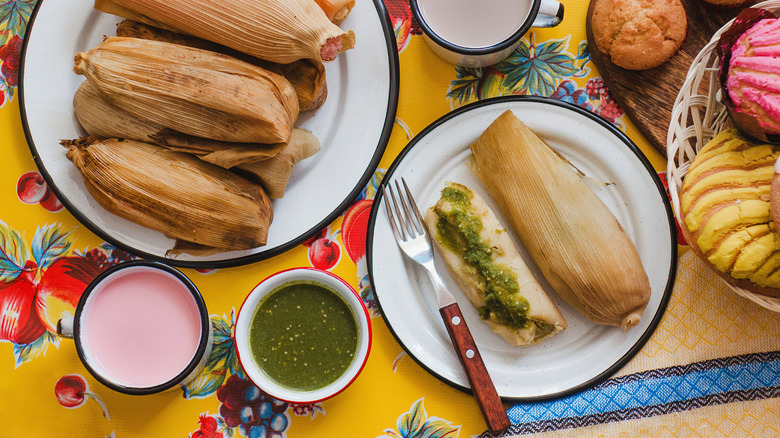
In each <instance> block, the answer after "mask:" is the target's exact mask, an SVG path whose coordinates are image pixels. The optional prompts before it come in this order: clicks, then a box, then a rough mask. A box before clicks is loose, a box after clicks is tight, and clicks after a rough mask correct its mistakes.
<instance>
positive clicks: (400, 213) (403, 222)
mask: <svg viewBox="0 0 780 438" xmlns="http://www.w3.org/2000/svg"><path fill="white" fill-rule="evenodd" d="M388 186H390V195H391V196H392V197H393V207H395V214H396V217H397V218H398V227H399V228H400V229H401V235H402V236H403V240H404V241H405V240H406V238H407V237H408V238H409V239H412V238H414V229H413V228H411V227H410V226H409V220H408V219H407V217H406V214H405V213H406V206H405V205H404V203H403V200H404V199H403V196H402V195H403V193H401V190H400V189H399V187H398V181H397V180H396V181H395V188H396V189H395V190H393V186H392V185H390V184H389V183H388ZM402 208H403V209H402Z"/></svg>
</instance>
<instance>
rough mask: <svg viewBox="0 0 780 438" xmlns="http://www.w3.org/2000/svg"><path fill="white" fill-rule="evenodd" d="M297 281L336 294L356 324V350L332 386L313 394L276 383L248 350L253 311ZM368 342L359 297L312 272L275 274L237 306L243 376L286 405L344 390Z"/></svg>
mask: <svg viewBox="0 0 780 438" xmlns="http://www.w3.org/2000/svg"><path fill="white" fill-rule="evenodd" d="M297 281H309V282H315V283H319V284H321V285H323V286H325V287H326V288H327V289H329V290H331V291H333V292H335V293H337V294H338V295H339V296H340V297H341V298H342V299H343V300H344V301H345V302H346V303H347V305H348V306H349V308H350V309H351V310H352V314H353V315H354V317H355V322H356V323H357V330H358V346H357V349H356V351H355V357H354V358H353V359H352V363H351V364H350V365H349V367H347V369H346V371H345V372H344V373H343V374H342V375H341V376H340V377H339V378H338V379H336V380H335V381H334V382H332V383H330V384H328V385H327V386H324V387H322V388H319V389H314V390H299V389H292V388H289V387H286V386H283V385H281V384H279V383H277V382H276V381H275V380H273V379H272V378H270V377H269V376H268V375H267V374H266V373H265V372H264V371H263V370H262V368H261V367H260V366H259V365H258V364H257V362H256V361H255V360H254V357H253V354H252V352H251V350H250V346H249V329H250V327H251V323H252V318H253V316H254V315H255V312H256V311H257V308H258V307H259V306H260V305H261V304H262V303H263V301H264V300H265V298H266V297H268V296H269V293H270V292H273V291H275V290H277V289H279V287H281V286H283V285H285V284H288V283H291V282H297ZM371 340H372V333H371V317H370V315H369V313H368V309H366V306H365V304H363V300H362V299H361V298H360V295H358V293H357V292H355V290H354V289H353V288H352V286H350V285H349V284H348V283H347V282H345V281H344V280H342V279H341V278H339V277H337V276H336V275H334V274H331V273H330V272H328V271H323V270H320V269H316V268H293V269H289V270H285V271H281V272H278V273H276V274H273V275H271V276H270V277H268V278H266V279H265V280H263V281H262V282H261V283H260V284H258V285H257V286H255V288H254V289H252V291H251V292H250V293H249V295H248V296H247V297H246V299H245V300H244V303H243V304H242V305H241V309H240V310H239V312H238V319H237V321H236V328H235V344H236V352H237V353H238V360H239V362H240V363H241V367H242V368H243V370H244V372H245V373H246V375H247V376H248V377H249V378H250V379H251V380H252V381H253V382H254V383H255V385H257V386H258V387H259V388H260V389H262V390H263V391H264V392H266V393H267V394H269V395H271V396H273V397H275V398H277V399H279V400H282V401H286V402H290V403H315V402H318V401H322V400H325V399H328V398H331V397H333V396H335V395H336V394H338V393H340V392H341V391H343V390H345V389H346V388H347V387H348V386H349V385H350V384H352V382H353V381H354V380H355V379H356V378H357V376H358V375H359V374H360V372H361V371H362V370H363V367H364V366H365V364H366V361H367V360H368V354H369V352H370V350H371Z"/></svg>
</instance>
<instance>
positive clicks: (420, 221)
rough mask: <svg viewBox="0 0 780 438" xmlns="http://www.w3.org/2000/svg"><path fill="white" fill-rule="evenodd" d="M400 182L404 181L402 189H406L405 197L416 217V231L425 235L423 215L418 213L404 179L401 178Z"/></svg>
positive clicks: (415, 203) (418, 210)
mask: <svg viewBox="0 0 780 438" xmlns="http://www.w3.org/2000/svg"><path fill="white" fill-rule="evenodd" d="M401 182H402V183H404V189H405V190H406V198H407V199H408V200H409V204H410V205H411V206H412V211H413V212H414V215H415V217H416V218H417V221H416V225H417V231H418V232H419V233H420V234H421V235H425V233H426V229H425V220H423V217H422V215H421V214H420V209H419V208H417V202H415V200H414V197H413V196H412V191H411V190H409V186H408V185H406V180H405V179H403V178H401Z"/></svg>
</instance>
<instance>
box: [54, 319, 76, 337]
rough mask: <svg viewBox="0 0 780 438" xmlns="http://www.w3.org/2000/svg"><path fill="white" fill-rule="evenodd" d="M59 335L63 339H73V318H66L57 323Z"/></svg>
mask: <svg viewBox="0 0 780 438" xmlns="http://www.w3.org/2000/svg"><path fill="white" fill-rule="evenodd" d="M57 334H58V335H60V336H62V337H63V338H68V339H73V317H65V318H61V319H60V320H59V321H57Z"/></svg>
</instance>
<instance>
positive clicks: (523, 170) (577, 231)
mask: <svg viewBox="0 0 780 438" xmlns="http://www.w3.org/2000/svg"><path fill="white" fill-rule="evenodd" d="M470 149H471V152H472V158H471V166H472V169H473V170H474V171H475V173H476V174H477V176H478V177H479V179H480V180H481V181H482V182H483V183H484V185H485V187H486V188H487V190H488V192H489V193H490V194H491V196H492V197H493V198H494V199H495V200H496V201H497V203H498V205H499V207H500V208H501V210H502V211H503V212H504V214H505V215H506V217H507V218H508V220H509V221H510V225H511V227H512V228H513V229H514V231H515V232H516V233H517V235H518V236H519V237H520V240H521V241H522V243H523V245H524V246H525V247H526V249H527V250H528V252H529V254H530V255H531V257H532V258H533V259H534V262H536V265H537V266H538V267H539V269H540V270H541V272H542V273H543V274H544V277H545V278H546V279H547V281H548V282H549V283H550V285H551V286H552V287H553V288H554V289H555V291H556V292H557V293H558V294H559V295H560V296H561V297H562V298H563V299H564V300H566V301H567V302H568V303H569V304H570V305H572V306H573V307H574V308H575V309H577V310H578V311H580V312H582V313H583V314H584V315H585V316H586V317H588V318H589V319H590V320H591V321H593V322H595V323H597V324H606V325H614V326H618V327H622V328H623V329H628V328H629V327H633V326H635V325H636V324H638V323H639V319H640V316H641V314H642V311H643V310H644V308H645V307H646V306H647V303H648V301H649V299H650V283H649V280H648V278H647V274H646V273H645V270H644V268H643V266H642V260H641V259H640V258H639V254H638V252H637V250H636V247H635V246H634V244H633V242H632V241H631V239H630V238H629V237H628V235H627V234H626V232H625V231H624V230H623V228H622V227H621V225H620V223H619V222H618V220H617V219H616V218H615V216H614V215H613V214H612V212H611V211H610V210H609V208H608V207H607V206H606V205H604V203H603V202H602V201H601V199H599V197H598V196H597V195H596V194H595V193H594V192H593V191H592V190H591V189H590V187H588V186H587V184H586V183H585V182H584V181H583V180H582V178H581V177H580V176H579V175H578V174H577V173H576V172H575V171H574V170H572V168H571V167H569V166H568V165H567V164H566V163H565V162H564V161H563V160H561V159H560V158H559V157H558V156H557V155H556V154H555V153H554V152H553V150H552V149H551V148H550V147H549V146H548V145H547V144H545V143H544V142H543V141H542V139H540V138H539V137H538V136H537V135H536V134H535V133H534V132H533V131H531V129H529V128H528V127H527V126H526V125H525V124H524V123H523V122H521V121H520V120H518V119H517V117H515V116H514V115H513V114H512V112H511V111H506V112H505V113H503V114H502V115H501V116H499V117H498V118H497V119H496V120H495V121H494V122H493V123H492V124H491V125H490V126H489V127H488V128H487V129H486V130H485V132H484V133H483V134H482V135H481V136H480V137H479V138H478V139H477V140H476V141H475V142H474V143H472V144H471V146H470Z"/></svg>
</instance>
